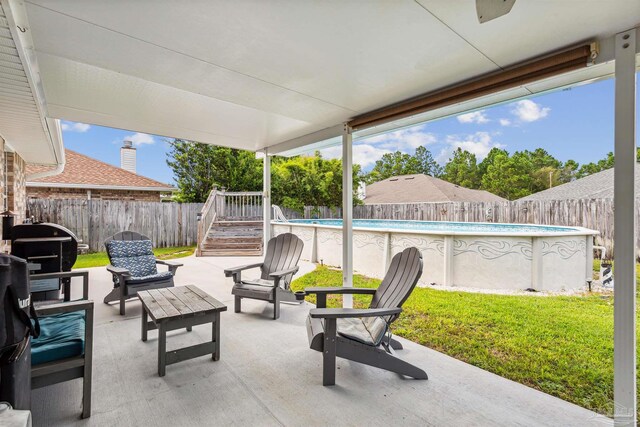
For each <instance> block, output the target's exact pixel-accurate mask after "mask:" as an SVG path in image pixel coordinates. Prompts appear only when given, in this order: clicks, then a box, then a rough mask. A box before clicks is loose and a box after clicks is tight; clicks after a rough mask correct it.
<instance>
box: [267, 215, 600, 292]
mask: <svg viewBox="0 0 640 427" xmlns="http://www.w3.org/2000/svg"><path fill="white" fill-rule="evenodd" d="M272 227H273V235H274V236H276V235H278V234H281V233H285V232H292V233H294V234H296V235H298V236H299V237H300V238H301V239H302V240H303V241H304V243H305V248H304V250H303V253H302V259H304V260H309V261H314V262H318V263H323V264H325V265H329V266H334V267H341V263H342V256H341V254H342V232H341V227H340V226H336V225H324V224H309V223H275V222H274V223H273V225H272ZM595 233H596V232H594V231H593V230H587V229H582V228H578V227H576V228H573V229H572V231H570V232H556V233H553V234H552V233H551V232H541V233H538V232H536V233H520V232H513V231H510V232H508V233H500V234H497V235H496V234H493V235H491V234H489V233H486V232H476V233H470V234H463V233H461V232H460V231H455V232H451V233H447V234H437V233H436V232H435V231H417V230H390V229H383V228H369V229H366V228H355V229H354V232H353V241H354V252H353V263H354V270H355V271H356V272H358V273H361V274H364V275H366V276H369V277H378V278H382V277H383V276H384V273H385V271H386V268H387V266H388V264H389V260H390V258H391V257H392V256H393V255H395V254H396V253H398V252H401V251H402V250H403V249H405V248H407V247H410V246H415V247H417V248H418V249H419V250H420V251H421V253H422V256H423V259H424V272H423V275H422V277H421V279H420V282H419V285H425V284H435V285H448V286H461V287H471V288H482V289H493V290H523V289H527V288H533V289H535V290H543V291H560V290H572V289H573V290H575V289H581V288H583V287H584V286H585V285H586V279H587V278H588V277H590V274H591V265H592V259H593V254H592V253H591V251H592V244H591V240H592V238H593V237H592V236H593V235H594V234H595Z"/></svg>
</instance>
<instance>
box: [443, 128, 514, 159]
mask: <svg viewBox="0 0 640 427" xmlns="http://www.w3.org/2000/svg"><path fill="white" fill-rule="evenodd" d="M446 143H447V145H448V147H445V148H443V149H442V150H441V151H440V154H438V157H437V159H436V160H438V161H439V162H440V163H445V162H447V161H448V160H449V159H450V158H451V157H452V156H453V152H454V151H455V150H457V149H458V148H461V149H462V150H466V151H468V152H470V153H473V154H475V155H476V158H477V159H478V161H480V160H482V159H484V158H485V157H487V154H489V151H491V149H492V148H504V147H505V146H504V145H503V144H500V143H498V142H495V141H493V138H492V137H491V135H490V134H489V133H488V132H476V133H474V134H471V135H447V138H446Z"/></svg>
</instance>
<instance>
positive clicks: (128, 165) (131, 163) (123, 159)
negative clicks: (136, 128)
mask: <svg viewBox="0 0 640 427" xmlns="http://www.w3.org/2000/svg"><path fill="white" fill-rule="evenodd" d="M120 167H121V168H122V169H124V170H126V171H129V172H133V173H136V149H135V148H134V147H133V142H131V141H130V140H128V139H125V140H124V141H123V144H122V148H120Z"/></svg>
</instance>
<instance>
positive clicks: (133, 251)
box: [107, 240, 158, 277]
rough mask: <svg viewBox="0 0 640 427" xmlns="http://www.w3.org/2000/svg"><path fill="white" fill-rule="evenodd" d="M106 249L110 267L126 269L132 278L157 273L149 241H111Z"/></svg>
mask: <svg viewBox="0 0 640 427" xmlns="http://www.w3.org/2000/svg"><path fill="white" fill-rule="evenodd" d="M107 249H108V251H109V259H110V260H111V265H113V266H114V267H119V268H126V269H127V270H129V272H130V273H131V276H133V277H144V276H151V275H154V274H157V273H158V268H157V267H156V257H155V255H154V254H153V246H152V245H151V240H112V241H110V242H108V243H107Z"/></svg>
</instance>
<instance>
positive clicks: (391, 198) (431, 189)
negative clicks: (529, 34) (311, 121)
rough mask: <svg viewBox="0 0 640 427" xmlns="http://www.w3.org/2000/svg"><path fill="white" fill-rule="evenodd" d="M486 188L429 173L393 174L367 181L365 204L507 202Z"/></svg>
mask: <svg viewBox="0 0 640 427" xmlns="http://www.w3.org/2000/svg"><path fill="white" fill-rule="evenodd" d="M504 201H506V199H503V198H502V197H500V196H496V195H495V194H493V193H489V192H488V191H484V190H472V189H470V188H466V187H461V186H459V185H455V184H451V183H450V182H447V181H443V180H441V179H438V178H434V177H432V176H429V175H423V174H415V175H401V176H392V177H391V178H387V179H385V180H382V181H378V182H376V183H373V184H370V185H367V189H366V198H365V199H364V204H365V205H374V204H381V203H423V202H431V203H434V202H504Z"/></svg>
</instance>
